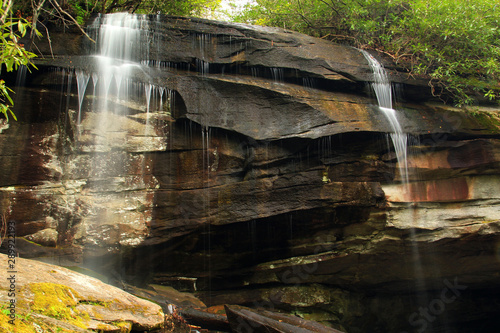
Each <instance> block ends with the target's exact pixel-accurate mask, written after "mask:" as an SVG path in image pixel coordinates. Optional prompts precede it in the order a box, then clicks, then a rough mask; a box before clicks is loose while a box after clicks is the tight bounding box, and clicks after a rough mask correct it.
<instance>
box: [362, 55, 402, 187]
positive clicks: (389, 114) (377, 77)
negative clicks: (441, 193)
mask: <svg viewBox="0 0 500 333" xmlns="http://www.w3.org/2000/svg"><path fill="white" fill-rule="evenodd" d="M361 52H362V53H363V55H364V56H365V58H366V60H368V63H369V65H370V68H371V69H372V71H373V82H372V83H371V87H372V88H373V91H374V92H375V96H376V97H377V101H378V106H379V109H380V111H382V113H383V114H384V116H385V117H386V118H387V120H388V121H389V124H390V125H391V129H392V132H391V133H390V136H391V140H392V144H393V146H394V151H395V153H396V158H397V161H398V168H399V174H400V178H401V182H402V183H403V184H405V191H407V184H408V181H409V179H408V159H407V157H408V156H407V152H408V135H407V134H406V133H404V132H403V129H402V127H401V124H400V123H399V121H398V117H397V114H396V110H394V108H393V107H392V86H391V83H390V81H389V78H388V76H387V71H386V70H385V68H384V66H382V64H381V63H380V62H378V61H377V59H375V57H373V56H372V55H371V54H370V53H368V52H366V51H365V50H361ZM407 193H408V191H407Z"/></svg>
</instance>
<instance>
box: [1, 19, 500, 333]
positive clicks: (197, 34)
mask: <svg viewBox="0 0 500 333" xmlns="http://www.w3.org/2000/svg"><path fill="white" fill-rule="evenodd" d="M162 22H163V21H162ZM155 24H156V23H155ZM162 24H163V25H161V26H157V29H156V30H155V31H154V34H152V35H151V36H153V37H151V39H150V41H151V43H157V42H159V41H161V43H159V44H154V45H160V46H161V48H160V49H158V48H151V50H152V53H150V55H149V58H148V61H149V62H150V65H151V66H149V67H147V66H145V65H144V64H143V65H144V67H143V68H142V69H140V70H137V74H136V75H135V76H134V78H135V79H137V80H138V83H137V86H136V87H135V88H134V89H136V90H134V91H139V92H141V93H142V94H143V95H144V93H143V92H144V91H147V87H149V89H152V91H153V93H152V94H151V100H150V101H149V102H147V101H146V99H145V98H144V96H143V95H140V94H138V93H135V95H134V94H131V95H134V98H132V100H131V101H128V102H124V99H123V98H119V96H113V98H111V99H110V101H108V103H109V104H107V105H108V109H107V110H105V112H100V113H99V114H98V113H97V112H93V111H92V105H94V104H96V103H103V102H102V100H101V98H100V96H99V95H98V94H97V93H96V90H95V89H96V88H95V86H94V87H93V86H92V83H91V82H92V79H90V81H89V82H90V83H89V84H88V87H87V89H86V96H85V98H84V99H83V103H82V104H81V105H79V100H78V90H77V83H76V73H77V72H78V71H80V70H87V71H88V74H89V75H91V74H92V72H93V70H94V67H93V66H94V65H93V62H92V60H89V59H91V58H89V57H88V55H87V54H82V53H80V52H81V50H82V49H85V46H84V45H85V44H84V43H83V42H82V43H80V42H81V41H80V42H78V43H77V44H76V45H77V47H76V49H78V52H76V49H75V44H73V43H68V45H71V49H66V50H65V49H64V48H63V47H62V46H58V47H55V48H54V50H56V53H57V55H58V56H57V57H56V58H55V59H44V60H41V61H40V62H39V67H40V70H39V71H37V72H35V73H33V75H31V76H28V77H27V85H26V87H25V88H24V89H19V90H18V91H17V94H16V96H17V97H18V100H17V102H16V113H17V115H18V117H19V118H20V120H19V121H18V122H10V123H8V124H5V123H3V124H2V127H1V131H0V161H1V163H2V166H3V172H2V173H0V200H1V206H0V207H1V213H2V214H3V215H4V216H5V218H6V220H8V221H15V222H16V232H15V236H16V237H17V243H16V244H17V245H16V246H17V250H18V252H19V254H20V255H21V256H22V257H30V258H38V259H40V260H43V261H47V262H52V263H56V264H59V265H66V266H82V267H88V268H92V269H95V270H98V271H100V272H101V273H104V274H106V275H107V276H108V277H109V278H111V279H113V280H127V281H128V282H131V283H134V284H139V285H147V284H151V283H154V284H157V285H167V286H174V287H176V288H178V289H181V290H185V291H189V292H193V293H196V294H197V295H198V296H199V297H200V298H201V299H202V300H203V301H204V302H205V304H206V305H208V306H215V305H221V304H226V303H228V304H242V305H246V306H250V307H265V308H267V309H273V310H280V311H286V312H289V313H295V314H297V315H300V316H301V317H303V318H305V319H311V320H314V321H319V322H322V323H325V324H327V325H331V326H333V327H334V328H336V329H340V330H343V331H346V332H379V331H380V332H382V331H384V332H387V331H388V332H396V331H398V332H399V331H411V330H413V331H418V330H419V329H424V330H427V331H429V332H449V331H453V332H455V331H456V332H477V331H481V332H496V327H498V319H497V316H496V315H495V314H496V313H497V312H498V304H496V301H495V297H496V296H498V275H499V269H500V267H499V265H500V262H499V260H500V255H499V248H500V238H499V233H500V215H499V211H500V210H499V204H500V199H499V197H500V193H499V188H500V187H499V186H498V185H499V179H500V173H499V167H500V120H499V111H498V109H496V108H486V107H481V108H479V107H478V108H476V109H457V108H452V107H448V106H443V105H439V104H434V103H433V102H432V100H431V99H430V97H429V96H428V93H423V92H422V91H423V90H422V89H424V88H422V87H423V86H422V82H417V81H412V80H410V79H404V76H402V75H401V73H400V72H398V71H397V70H396V69H395V68H396V67H395V66H391V65H390V64H387V65H386V67H390V68H391V69H392V70H391V72H390V76H391V78H392V79H393V80H394V81H396V82H399V83H400V84H402V85H404V87H405V92H406V93H407V94H406V96H407V97H408V99H409V100H410V101H408V103H400V104H399V105H397V107H396V108H397V110H398V116H399V118H400V121H401V122H402V125H403V129H404V130H405V132H407V133H410V134H411V138H410V146H411V147H410V153H409V157H408V167H409V170H410V184H409V186H408V187H406V186H403V185H401V184H400V178H401V176H400V174H399V169H398V165H397V159H396V156H395V153H394V152H393V151H392V148H391V147H392V146H391V144H389V143H388V142H389V140H388V138H387V136H386V134H385V133H386V132H387V131H389V130H390V126H389V125H388V123H387V122H386V121H385V119H384V117H383V116H382V115H381V113H380V112H379V110H378V107H376V106H375V101H374V100H373V98H371V97H370V96H369V94H368V91H367V89H366V83H367V82H368V81H370V80H371V76H370V69H369V67H368V64H366V61H365V60H364V58H363V56H362V54H361V53H359V51H357V50H355V49H351V48H345V47H342V46H339V45H333V44H330V43H328V42H326V41H323V40H318V39H314V38H311V37H307V36H303V35H299V34H296V33H291V32H286V31H283V30H282V29H267V28H266V29H263V28H253V27H249V26H242V25H232V24H222V23H216V22H210V21H204V20H189V19H184V18H165V19H164V22H163V23H162ZM151 25H153V23H151ZM41 49H42V50H43V48H41ZM57 50H60V51H57ZM157 50H159V51H157ZM153 51H154V52H153ZM157 64H159V65H157ZM57 66H61V67H57ZM56 67H57V68H59V69H56ZM144 73H147V75H146V74H144ZM146 79H147V80H151V81H147V80H146ZM99 80H101V81H99ZM99 80H98V81H97V82H102V79H99ZM148 82H150V83H148ZM312 83H314V84H312ZM147 84H151V85H152V86H147ZM98 85H99V83H97V87H98ZM160 88H165V90H161V89H160ZM167 96H168V97H167ZM123 107H124V108H125V109H126V112H118V111H116V110H121V109H120V108H123ZM79 119H80V120H79ZM4 246H5V244H4ZM450 286H452V287H453V286H455V289H453V288H451V287H450ZM443 290H445V291H444V292H443ZM453 290H454V291H455V292H454V291H453ZM441 295H445V297H446V298H445V300H444V301H443V300H441ZM451 299H453V301H450V300H451ZM445 301H449V302H445ZM441 305H443V306H441ZM432 306H434V308H432ZM438 306H439V307H438ZM420 308H422V309H430V310H429V311H431V312H430V315H429V316H432V317H431V319H432V320H428V319H426V318H425V317H423V316H422V315H421V314H420V312H419V309H420ZM432 311H434V312H432ZM415 313H416V315H414V314H415ZM412 315H413V317H412ZM411 318H413V320H411ZM424 326H425V327H424Z"/></svg>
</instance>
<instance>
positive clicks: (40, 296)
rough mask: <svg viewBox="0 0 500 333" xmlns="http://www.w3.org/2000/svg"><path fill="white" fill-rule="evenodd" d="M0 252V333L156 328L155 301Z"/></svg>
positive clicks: (159, 318)
mask: <svg viewBox="0 0 500 333" xmlns="http://www.w3.org/2000/svg"><path fill="white" fill-rule="evenodd" d="M12 260H13V259H10V260H9V258H8V257H7V256H6V255H3V254H0V262H1V265H2V267H9V265H11V266H10V269H9V271H8V272H7V274H8V276H7V278H4V279H1V280H0V289H1V294H0V307H1V310H2V311H1V314H0V331H2V332H20V333H21V332H40V331H43V332H89V331H99V332H130V331H131V330H140V331H150V330H155V329H158V328H161V327H162V325H163V323H164V315H163V312H162V309H161V307H160V306H159V305H157V304H154V303H151V302H149V301H146V300H143V299H141V298H138V297H135V296H133V295H131V294H128V293H126V292H125V291H123V290H121V289H119V288H116V287H113V286H111V285H108V284H105V283H103V282H101V281H100V280H97V279H95V278H92V277H89V276H86V275H83V274H80V273H76V272H74V271H71V270H68V269H66V268H62V267H59V266H54V265H49V264H46V263H42V262H38V261H33V260H28V259H22V258H15V262H14V261H12Z"/></svg>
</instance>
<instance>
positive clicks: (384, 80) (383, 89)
mask: <svg viewBox="0 0 500 333" xmlns="http://www.w3.org/2000/svg"><path fill="white" fill-rule="evenodd" d="M361 52H362V53H363V55H364V56H365V58H366V59H367V60H368V63H369V65H370V68H371V69H372V70H373V82H372V84H371V86H372V88H373V90H374V91H375V95H376V97H377V101H378V104H379V109H380V111H382V113H383V114H384V116H385V117H386V118H387V120H388V121H389V124H390V125H391V128H392V132H391V133H390V137H391V140H392V143H393V145H394V150H395V152H396V157H397V160H398V167H399V173H400V177H401V182H402V183H403V185H404V186H403V190H404V191H405V192H406V197H407V200H408V204H410V203H411V191H410V188H409V187H410V186H409V176H408V159H407V157H408V155H407V151H408V135H407V134H406V133H404V132H403V130H402V128H401V125H400V123H399V121H398V119H397V112H396V110H395V109H394V108H393V107H392V87H391V83H390V81H389V78H388V76H387V72H386V70H385V68H384V67H383V66H382V64H381V63H379V62H378V61H377V59H375V57H373V56H372V55H371V54H369V53H368V52H366V51H364V50H361ZM417 219H418V217H417V215H413V223H415V224H416V222H417ZM410 241H411V256H412V260H413V271H414V276H415V290H416V302H417V304H419V305H425V304H428V303H429V299H428V295H427V293H426V292H425V293H423V294H420V293H419V290H426V289H427V288H426V283H425V279H424V267H423V265H422V259H421V256H420V249H419V245H418V241H417V234H416V230H415V228H411V229H410ZM429 324H430V323H429Z"/></svg>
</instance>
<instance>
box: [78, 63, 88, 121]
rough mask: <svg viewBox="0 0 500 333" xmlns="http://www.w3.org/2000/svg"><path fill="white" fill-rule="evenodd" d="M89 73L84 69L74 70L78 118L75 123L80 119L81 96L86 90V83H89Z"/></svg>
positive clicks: (83, 95) (82, 96)
mask: <svg viewBox="0 0 500 333" xmlns="http://www.w3.org/2000/svg"><path fill="white" fill-rule="evenodd" d="M89 80H90V75H89V74H87V73H85V72H84V71H81V70H77V71H76V84H77V88H78V119H77V124H80V123H81V121H82V104H83V98H84V97H85V91H86V90H87V85H88V84H89Z"/></svg>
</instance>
